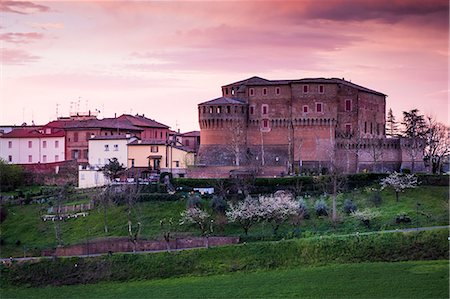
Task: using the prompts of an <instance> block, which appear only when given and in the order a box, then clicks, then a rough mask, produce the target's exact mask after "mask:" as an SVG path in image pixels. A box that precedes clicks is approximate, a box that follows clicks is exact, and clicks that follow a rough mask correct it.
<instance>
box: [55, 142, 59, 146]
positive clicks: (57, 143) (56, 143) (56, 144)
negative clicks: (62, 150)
mask: <svg viewBox="0 0 450 299" xmlns="http://www.w3.org/2000/svg"><path fill="white" fill-rule="evenodd" d="M58 147H59V141H58V140H55V148H58Z"/></svg>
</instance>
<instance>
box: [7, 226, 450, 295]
mask: <svg viewBox="0 0 450 299" xmlns="http://www.w3.org/2000/svg"><path fill="white" fill-rule="evenodd" d="M447 237H448V230H447V229H441V230H432V231H421V232H409V233H385V234H371V235H360V236H355V235H353V236H329V237H322V238H308V239H294V240H288V241H280V242H261V243H248V244H242V245H231V246H223V247H215V248H209V249H197V250H186V251H178V252H170V253H167V252H161V253H151V254H136V255H133V254H119V253H115V254H114V255H112V256H99V257H91V258H61V259H60V258H57V259H54V260H50V259H44V260H39V261H33V262H30V263H28V262H23V263H13V265H12V266H10V267H9V268H7V267H5V266H2V265H0V270H1V273H0V274H1V275H0V277H1V279H2V286H4V285H22V286H24V285H26V286H33V287H42V286H47V285H70V284H86V283H97V282H100V281H116V282H118V281H128V280H137V279H142V280H144V279H157V278H169V277H178V276H181V275H212V274H224V273H229V272H232V271H255V270H269V269H276V268H282V267H302V266H307V265H321V264H325V263H359V262H381V261H384V262H396V261H407V260H435V259H447V258H448V241H447ZM74 264H77V267H76V268H74Z"/></svg>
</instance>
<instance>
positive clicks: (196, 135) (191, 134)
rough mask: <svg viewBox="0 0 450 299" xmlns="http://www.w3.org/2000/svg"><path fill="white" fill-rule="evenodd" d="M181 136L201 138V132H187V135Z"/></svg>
mask: <svg viewBox="0 0 450 299" xmlns="http://www.w3.org/2000/svg"><path fill="white" fill-rule="evenodd" d="M181 136H184V137H198V136H200V131H190V132H186V133H183V134H181Z"/></svg>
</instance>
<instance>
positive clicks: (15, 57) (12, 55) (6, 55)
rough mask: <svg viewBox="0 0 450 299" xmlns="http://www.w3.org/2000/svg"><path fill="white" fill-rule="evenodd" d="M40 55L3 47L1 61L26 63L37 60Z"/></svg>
mask: <svg viewBox="0 0 450 299" xmlns="http://www.w3.org/2000/svg"><path fill="white" fill-rule="evenodd" d="M39 59H40V57H39V56H35V55H31V54H29V53H27V52H26V51H24V50H15V49H4V48H2V49H1V59H0V60H1V62H2V63H3V64H5V65H24V64H27V63H31V62H36V61H38V60H39Z"/></svg>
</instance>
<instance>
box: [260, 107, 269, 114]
mask: <svg viewBox="0 0 450 299" xmlns="http://www.w3.org/2000/svg"><path fill="white" fill-rule="evenodd" d="M261 108H262V114H263V115H267V113H268V112H269V106H268V105H262V107H261Z"/></svg>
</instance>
